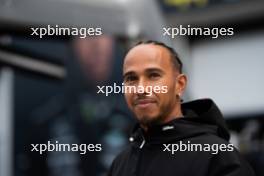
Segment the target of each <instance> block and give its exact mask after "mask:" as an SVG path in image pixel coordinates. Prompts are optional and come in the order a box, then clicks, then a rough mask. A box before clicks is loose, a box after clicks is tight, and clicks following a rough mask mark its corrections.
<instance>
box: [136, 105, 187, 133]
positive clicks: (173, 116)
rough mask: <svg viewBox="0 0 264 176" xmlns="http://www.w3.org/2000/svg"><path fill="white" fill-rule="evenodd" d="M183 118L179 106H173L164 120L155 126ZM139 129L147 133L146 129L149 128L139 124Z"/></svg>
mask: <svg viewBox="0 0 264 176" xmlns="http://www.w3.org/2000/svg"><path fill="white" fill-rule="evenodd" d="M182 117H183V114H182V111H181V105H180V104H178V105H177V106H175V108H174V109H173V110H172V111H171V112H170V113H169V114H168V115H167V116H166V118H164V119H163V120H162V121H160V122H159V123H157V124H160V125H162V124H165V123H168V122H170V121H172V120H174V119H179V118H182ZM140 126H141V128H142V129H143V130H144V131H145V132H147V131H148V128H149V126H148V125H144V124H141V125H140Z"/></svg>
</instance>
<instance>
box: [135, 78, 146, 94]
mask: <svg viewBox="0 0 264 176" xmlns="http://www.w3.org/2000/svg"><path fill="white" fill-rule="evenodd" d="M147 85H148V83H147V81H146V80H145V79H144V78H140V79H139V81H138V85H137V92H136V93H137V95H139V96H142V95H147V94H148V93H147V90H146V86H147Z"/></svg>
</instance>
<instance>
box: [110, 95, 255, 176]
mask: <svg viewBox="0 0 264 176" xmlns="http://www.w3.org/2000/svg"><path fill="white" fill-rule="evenodd" d="M182 110H183V114H184V117H183V118H178V119H175V120H173V121H171V122H169V123H167V124H163V125H160V126H155V127H152V128H150V129H148V133H147V134H145V133H144V131H143V130H142V129H141V128H140V127H139V125H137V127H136V128H135V129H134V132H133V136H132V137H131V138H130V141H131V144H130V145H129V146H128V147H127V148H126V149H125V150H124V151H123V152H122V153H120V154H119V155H118V156H117V158H116V159H115V160H114V162H113V163H112V166H111V168H110V171H109V173H108V176H163V175H164V176H253V175H254V173H253V171H252V169H251V168H250V167H249V165H248V164H247V163H246V162H245V161H244V159H243V158H241V156H240V154H239V153H238V152H237V150H236V149H234V148H231V147H230V146H229V145H230V144H229V143H228V140H229V137H230V136H229V133H228V130H227V127H226V124H225V122H224V119H223V116H222V114H221V112H220V111H219V109H218V108H217V106H216V105H215V104H214V102H213V101H212V100H209V99H204V100H196V101H192V102H189V103H184V104H182ZM180 143H182V144H185V145H186V146H187V144H189V145H190V144H199V147H201V146H202V147H201V148H197V149H196V151H194V150H195V148H193V151H184V147H182V151H179V150H178V151H176V149H177V147H178V149H179V146H180ZM176 144H177V146H176ZM223 145H224V146H223ZM206 146H207V148H206ZM212 146H214V148H210V150H208V147H212ZM220 146H222V149H221V150H222V151H221V150H220ZM225 146H228V147H226V148H225ZM172 147H174V148H172ZM216 147H218V149H217V148H216ZM229 147H230V148H229ZM231 149H233V151H231ZM172 150H174V152H172ZM190 150H191V148H190ZM213 153H214V154H213Z"/></svg>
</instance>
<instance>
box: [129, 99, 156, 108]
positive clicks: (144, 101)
mask: <svg viewBox="0 0 264 176" xmlns="http://www.w3.org/2000/svg"><path fill="white" fill-rule="evenodd" d="M154 103H156V101H155V100H153V99H149V98H145V99H138V100H136V101H135V103H134V104H135V106H137V107H140V108H147V107H149V106H151V105H153V104H154Z"/></svg>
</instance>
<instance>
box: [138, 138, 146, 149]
mask: <svg viewBox="0 0 264 176" xmlns="http://www.w3.org/2000/svg"><path fill="white" fill-rule="evenodd" d="M145 143H146V140H145V138H144V136H143V141H142V142H141V144H140V146H139V148H140V149H142V148H143V147H144V145H145Z"/></svg>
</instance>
